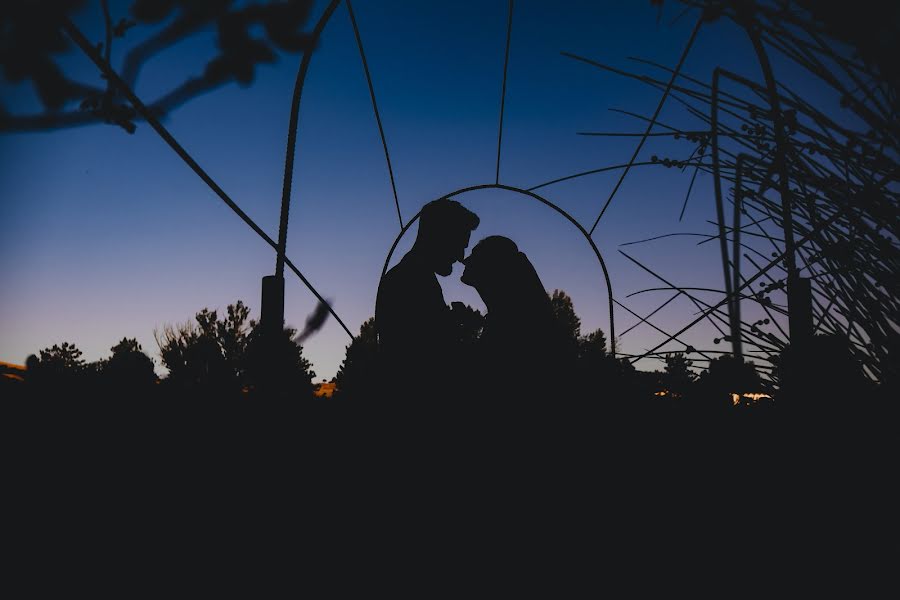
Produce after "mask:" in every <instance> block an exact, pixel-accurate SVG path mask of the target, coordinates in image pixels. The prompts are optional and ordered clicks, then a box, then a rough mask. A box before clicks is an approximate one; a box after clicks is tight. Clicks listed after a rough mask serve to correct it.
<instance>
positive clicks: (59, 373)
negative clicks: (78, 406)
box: [25, 342, 96, 396]
mask: <svg viewBox="0 0 900 600" xmlns="http://www.w3.org/2000/svg"><path fill="white" fill-rule="evenodd" d="M38 354H39V356H35V355H34V354H32V355H31V356H29V357H28V358H27V359H26V361H25V366H26V369H27V370H26V382H27V384H28V387H29V390H30V391H31V392H33V393H35V394H36V395H47V396H57V395H61V394H66V395H73V394H75V393H76V391H77V390H79V389H81V388H82V387H83V385H84V383H85V380H86V379H87V378H88V377H89V376H90V375H92V374H94V373H95V372H96V369H95V368H93V367H89V366H88V365H87V363H85V361H84V359H83V358H81V357H82V352H81V350H79V349H78V347H77V346H75V344H70V343H68V342H63V344H62V345H57V344H54V345H53V346H52V347H50V348H45V349H43V350H41V351H40V352H39V353H38Z"/></svg>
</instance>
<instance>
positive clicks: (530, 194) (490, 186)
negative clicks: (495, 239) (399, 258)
mask: <svg viewBox="0 0 900 600" xmlns="http://www.w3.org/2000/svg"><path fill="white" fill-rule="evenodd" d="M489 189H498V190H506V191H508V192H516V193H518V194H522V195H523V196H528V197H529V198H533V199H534V200H537V201H538V202H540V203H541V204H543V205H544V206H547V207H549V208H552V209H553V210H555V211H556V212H557V213H559V214H560V215H562V216H563V217H565V218H566V220H567V221H569V223H571V224H572V225H574V226H575V228H576V229H578V231H579V232H580V233H581V235H582V236H584V239H585V240H587V243H588V244H590V246H591V250H593V251H594V256H596V257H597V262H599V263H600V267H601V268H602V269H603V278H604V279H605V280H606V291H607V298H608V302H609V347H610V354H612V356H613V358H615V356H616V326H615V318H614V314H613V291H612V282H611V281H610V279H609V271H608V270H607V268H606V262H605V261H604V260H603V255H601V254H600V250H599V249H598V248H597V245H596V244H595V243H594V240H592V239H591V234H589V233H588V232H587V230H586V229H585V228H584V227H582V226H581V224H580V223H579V222H578V221H576V220H575V219H574V218H573V217H572V215H570V214H569V213H567V212H566V211H564V210H563V209H562V208H560V207H559V206H557V205H556V204H554V203H553V202H551V201H550V200H547V199H546V198H544V197H543V196H539V195H538V194H535V193H534V192H532V191H529V190H525V189H522V188H517V187H514V186H511V185H503V184H500V183H486V184H483V185H473V186H470V187H465V188H460V189H458V190H455V191H453V192H450V193H449V194H445V195H443V196H440V197H438V198H435V200H440V199H441V198H448V199H449V198H453V197H455V196H461V195H463V194H465V193H468V192H474V191H476V190H489ZM421 214H422V211H419V212H417V213H416V215H415V216H414V217H413V218H412V219H410V220H409V221H407V223H406V225H404V227H403V229H401V230H400V233H399V234H397V237H396V238H395V239H394V243H393V244H391V249H390V251H388V255H387V258H385V259H384V267H383V268H382V269H381V278H382V279H383V278H384V275H385V274H386V273H387V270H388V265H389V264H390V262H391V257H393V256H394V251H395V250H396V249H397V244H399V243H400V240H401V239H403V236H404V235H405V234H406V232H407V231H408V230H409V228H410V227H412V225H413V223H415V222H416V221H418V220H419V216H420V215H421ZM379 283H380V280H379Z"/></svg>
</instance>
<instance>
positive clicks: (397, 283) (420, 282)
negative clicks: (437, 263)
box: [378, 261, 437, 294]
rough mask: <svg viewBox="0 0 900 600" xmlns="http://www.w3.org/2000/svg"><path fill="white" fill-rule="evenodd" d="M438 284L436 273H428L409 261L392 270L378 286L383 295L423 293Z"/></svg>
mask: <svg viewBox="0 0 900 600" xmlns="http://www.w3.org/2000/svg"><path fill="white" fill-rule="evenodd" d="M432 282H434V283H437V278H436V277H435V275H434V273H432V272H430V271H428V270H427V269H425V268H423V267H422V266H420V265H416V264H414V263H411V262H408V261H400V262H399V263H397V264H396V265H395V266H394V267H393V268H391V269H390V270H389V271H388V272H387V273H385V275H384V277H383V278H382V279H381V283H380V284H379V286H378V292H379V294H381V293H400V294H405V293H413V294H414V293H416V292H422V291H423V289H427V288H428V287H429V286H431V285H432Z"/></svg>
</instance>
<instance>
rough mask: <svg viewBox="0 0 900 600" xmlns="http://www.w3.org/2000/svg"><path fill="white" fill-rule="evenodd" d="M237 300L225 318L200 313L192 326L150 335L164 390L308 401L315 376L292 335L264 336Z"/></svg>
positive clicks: (205, 311) (286, 332)
mask: <svg viewBox="0 0 900 600" xmlns="http://www.w3.org/2000/svg"><path fill="white" fill-rule="evenodd" d="M249 316H250V309H249V308H248V307H247V306H246V305H245V304H244V303H243V302H242V301H240V300H238V301H237V302H236V303H235V304H232V305H229V306H228V308H227V310H226V316H225V318H222V319H220V318H219V316H218V311H215V310H212V311H211V310H209V309H207V308H204V309H203V310H201V311H200V312H198V313H197V314H196V316H195V318H194V320H195V321H196V323H192V322H187V323H184V324H182V325H177V326H171V325H167V326H165V327H164V328H163V329H162V331H161V332H155V333H154V335H155V336H156V342H157V344H158V345H159V350H160V357H161V358H162V362H163V365H164V366H165V367H166V368H167V369H169V376H168V377H167V378H166V380H165V384H166V386H167V387H168V388H170V389H173V390H175V391H182V392H200V393H204V394H221V395H235V394H239V393H242V392H246V393H249V394H251V395H253V396H257V397H262V396H265V397H304V398H306V397H311V396H312V389H313V387H312V379H313V377H315V373H314V372H313V371H312V370H311V369H310V366H311V365H310V363H309V361H308V360H307V359H306V358H305V357H304V356H303V349H302V347H301V346H300V344H298V343H297V342H295V341H294V336H295V335H296V330H294V329H291V328H285V329H280V330H275V331H274V332H272V331H265V330H264V329H263V328H262V327H261V326H260V325H259V324H258V323H257V322H256V321H254V320H251V319H250V318H249Z"/></svg>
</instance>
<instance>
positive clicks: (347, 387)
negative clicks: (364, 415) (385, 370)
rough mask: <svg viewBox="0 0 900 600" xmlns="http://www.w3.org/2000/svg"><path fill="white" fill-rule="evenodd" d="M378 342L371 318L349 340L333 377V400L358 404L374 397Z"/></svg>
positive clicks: (377, 385)
mask: <svg viewBox="0 0 900 600" xmlns="http://www.w3.org/2000/svg"><path fill="white" fill-rule="evenodd" d="M378 373H379V368H378V338H377V330H376V328H375V317H372V318H370V319H367V320H366V321H365V322H364V323H363V324H362V325H361V326H360V328H359V335H358V336H356V337H355V338H353V341H352V342H350V345H349V346H347V351H346V354H345V356H344V360H343V362H341V366H340V368H338V372H337V375H335V378H334V382H335V383H336V384H337V390H336V392H335V398H336V399H343V400H348V399H350V400H358V399H362V398H365V399H371V398H374V397H375V394H376V390H377V389H378V387H379V384H380V382H379V377H378Z"/></svg>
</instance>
